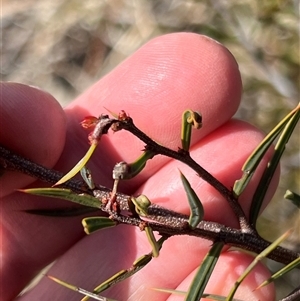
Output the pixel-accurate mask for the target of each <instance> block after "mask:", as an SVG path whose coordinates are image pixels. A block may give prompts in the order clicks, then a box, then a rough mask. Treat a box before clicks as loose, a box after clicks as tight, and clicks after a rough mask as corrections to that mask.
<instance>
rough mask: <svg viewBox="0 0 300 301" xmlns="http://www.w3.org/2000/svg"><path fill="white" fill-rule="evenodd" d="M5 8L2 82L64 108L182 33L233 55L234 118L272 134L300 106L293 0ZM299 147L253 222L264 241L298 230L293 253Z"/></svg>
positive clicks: (32, 0) (73, 2)
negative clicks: (31, 89)
mask: <svg viewBox="0 0 300 301" xmlns="http://www.w3.org/2000/svg"><path fill="white" fill-rule="evenodd" d="M1 3H2V11H1V13H2V20H1V32H2V40H1V79H2V80H3V81H16V82H21V83H24V84H29V85H34V86H39V87H41V88H42V89H43V90H46V91H48V92H49V93H51V94H52V95H53V96H54V97H55V98H56V99H57V100H59V101H60V102H61V104H62V105H63V106H64V105H66V104H67V103H68V102H69V101H71V100H72V99H74V98H75V97H76V96H77V95H79V94H80V93H81V92H83V91H84V90H85V89H86V88H88V87H89V86H90V85H92V84H93V83H94V82H96V81H97V80H98V79H100V78H101V77H102V76H104V75H105V74H107V73H108V72H109V71H110V70H112V69H113V68H114V67H115V66H117V65H118V64H119V63H120V62H122V61H123V60H124V59H125V58H126V57H128V56H129V55H130V54H132V53H133V52H134V51H135V50H136V49H138V48H139V47H140V46H141V45H143V44H144V43H146V42H147V41H148V40H150V39H152V38H153V37H156V36H158V35H162V34H166V33H171V32H179V31H181V32H195V33H201V34H205V35H208V36H209V37H211V38H214V39H216V40H218V41H219V42H221V43H223V44H224V45H225V46H226V47H227V48H228V49H229V50H230V51H231V52H232V53H233V55H234V56H235V58H236V60H237V62H238V64H239V67H240V71H241V74H242V79H243V85H244V93H243V101H242V105H241V107H240V109H239V111H238V112H237V114H236V117H237V118H241V119H243V120H247V121H249V122H251V123H252V124H254V125H256V126H257V127H259V128H261V129H263V130H264V131H265V132H268V131H270V130H271V129H272V128H273V127H274V126H275V125H276V124H277V123H278V122H279V121H280V120H281V119H282V118H283V117H284V116H285V115H286V114H287V113H288V112H289V111H290V110H291V109H292V108H294V107H295V106H296V105H297V103H298V102H299V84H300V76H299V70H300V69H299V56H300V45H299V29H300V27H299V1H297V0H294V1H292V0H291V1H285V0H277V1H276V0H264V1H261V0H244V1H237V0H232V1H222V0H219V1H213V0H211V1H209V0H207V1H199V0H198V1H197V0H186V1H184V0H152V1H150V0H149V1H146V0H132V1H125V0H107V1H104V0H102V1H101V0H88V1H82V0H42V1H37V0H23V1H18V0H2V2H1ZM299 145H300V130H299V127H298V128H297V130H296V132H295V134H294V135H293V136H292V138H291V140H290V142H289V144H288V145H287V150H286V152H285V155H284V158H283V160H282V179H281V182H280V187H279V189H278V191H277V193H276V195H275V197H274V200H273V201H272V204H271V205H270V206H269V207H268V208H267V209H266V210H265V212H264V214H263V216H262V217H261V218H260V221H259V230H260V232H261V233H262V234H263V236H265V237H266V238H268V239H275V238H277V237H278V236H279V235H280V234H282V233H283V232H284V230H286V229H288V228H290V227H291V226H292V225H295V224H296V225H297V226H296V229H298V231H296V232H295V233H294V234H293V235H292V236H291V237H290V238H289V240H288V241H287V242H286V244H288V246H289V247H290V248H294V249H298V251H300V213H299V209H297V207H295V206H294V205H293V204H292V203H291V202H290V201H287V200H284V198H283V195H284V193H285V191H286V189H290V190H292V191H295V192H297V193H298V194H299V193H300V189H299V188H300V175H299V166H300V154H299ZM296 278H297V277H296ZM296 280H298V281H299V276H298V279H296ZM288 282H289V283H284V285H283V286H282V287H281V288H280V291H281V292H282V293H283V294H284V293H285V292H288V291H289V284H290V280H288Z"/></svg>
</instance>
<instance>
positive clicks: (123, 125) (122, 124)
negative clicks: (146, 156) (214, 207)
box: [115, 117, 255, 233]
mask: <svg viewBox="0 0 300 301" xmlns="http://www.w3.org/2000/svg"><path fill="white" fill-rule="evenodd" d="M115 126H116V127H117V130H120V129H124V130H126V131H129V132H130V133H132V134H133V135H134V136H136V137H138V138H139V139H140V140H142V141H143V142H144V143H146V147H145V149H146V150H151V151H152V152H153V153H155V154H160V155H163V156H167V157H169V158H173V159H175V160H178V161H181V162H183V163H185V164H186V165H188V166H189V167H190V168H192V169H193V170H194V171H196V172H197V174H198V176H199V177H201V178H202V179H203V180H204V181H206V182H207V183H209V184H210V185H211V186H213V187H214V188H215V189H216V190H217V191H218V192H219V193H220V194H221V195H223V196H224V197H225V198H226V200H227V201H228V203H229V205H230V206H231V208H232V210H233V212H234V213H235V215H236V216H237V218H238V220H239V224H240V227H241V229H242V230H243V231H244V232H249V233H253V232H255V229H253V227H251V225H250V224H249V222H248V220H247V218H246V215H245V213H244V211H243V209H242V207H241V206H240V204H239V202H238V200H237V198H236V197H235V196H234V195H233V193H232V191H230V190H229V189H228V188H227V187H226V186H224V185H223V184H222V183H221V182H220V181H219V180H217V179H216V178H215V177H214V176H212V175H211V174H210V173H209V172H208V171H207V170H205V169H204V168H203V167H201V166H200V165H199V164H198V163H197V162H196V161H195V160H194V159H193V158H191V156H190V154H189V152H187V151H185V150H183V149H179V151H178V152H176V151H173V150H171V149H169V148H166V147H164V146H162V145H160V144H158V143H156V142H155V141H153V140H152V139H151V138H150V137H148V136H147V135H146V134H145V133H144V132H142V131H141V130H140V129H138V128H137V127H136V126H135V125H134V123H133V120H132V118H130V117H127V118H126V119H123V120H120V121H119V123H117V124H116V125H115Z"/></svg>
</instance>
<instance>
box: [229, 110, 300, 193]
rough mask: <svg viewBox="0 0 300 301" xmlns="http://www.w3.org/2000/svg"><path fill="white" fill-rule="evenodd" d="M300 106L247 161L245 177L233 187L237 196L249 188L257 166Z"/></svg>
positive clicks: (244, 170) (243, 168) (268, 136)
mask: <svg viewBox="0 0 300 301" xmlns="http://www.w3.org/2000/svg"><path fill="white" fill-rule="evenodd" d="M299 109H300V105H298V106H297V107H296V108H295V109H294V110H293V111H291V112H290V113H289V114H288V115H287V116H286V117H285V118H284V119H283V120H282V121H281V122H280V123H279V124H278V125H277V126H276V127H275V128H274V129H273V130H272V131H271V132H270V133H269V134H268V135H267V136H266V137H265V138H264V140H263V141H262V142H261V143H260V144H259V145H258V146H257V147H256V149H255V150H254V151H253V152H252V154H251V155H250V156H249V158H248V159H247V161H246V162H245V164H244V165H243V167H242V171H243V176H242V178H241V179H239V180H237V181H236V182H235V184H234V187H233V192H234V193H235V195H236V196H239V195H240V194H241V193H242V192H243V191H244V189H245V188H246V187H247V185H248V183H249V181H250V180H251V178H252V176H253V174H254V172H255V170H256V168H257V166H258V165H259V163H260V161H261V159H262V158H263V156H264V155H265V153H266V152H267V150H268V149H269V148H270V146H271V145H272V143H273V142H274V140H275V139H276V137H277V136H278V135H279V133H280V132H281V131H282V130H283V129H284V127H285V126H286V124H287V123H288V122H289V120H290V119H291V118H292V117H293V116H294V115H295V114H297V112H298V113H299Z"/></svg>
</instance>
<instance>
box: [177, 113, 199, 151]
mask: <svg viewBox="0 0 300 301" xmlns="http://www.w3.org/2000/svg"><path fill="white" fill-rule="evenodd" d="M192 127H195V128H196V129H200V128H201V127H202V116H201V114H199V113H197V112H194V111H192V110H186V111H184V112H183V114H182V124H181V144H182V149H184V150H185V151H189V149H190V144H191V136H192Z"/></svg>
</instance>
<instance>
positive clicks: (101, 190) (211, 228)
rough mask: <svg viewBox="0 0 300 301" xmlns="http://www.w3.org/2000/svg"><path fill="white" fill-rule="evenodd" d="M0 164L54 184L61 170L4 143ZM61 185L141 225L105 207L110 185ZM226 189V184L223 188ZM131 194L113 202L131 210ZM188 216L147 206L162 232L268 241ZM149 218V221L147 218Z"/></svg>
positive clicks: (285, 255) (256, 244)
mask: <svg viewBox="0 0 300 301" xmlns="http://www.w3.org/2000/svg"><path fill="white" fill-rule="evenodd" d="M0 168H2V169H4V171H5V170H13V171H19V172H22V173H24V174H27V175H30V176H32V177H34V178H36V179H39V180H42V181H45V182H48V183H50V184H55V183H56V182H57V181H58V180H59V179H60V178H61V177H62V173H60V172H58V171H55V170H51V169H48V168H45V167H43V166H41V165H39V164H36V163H34V162H32V161H30V160H28V159H25V158H23V157H21V156H19V155H17V154H15V153H14V152H12V151H10V150H8V149H7V148H6V147H4V146H1V145H0ZM61 187H63V188H67V189H71V190H72V191H74V192H76V193H86V194H90V195H94V196H95V197H97V198H98V199H99V200H100V204H102V205H100V209H101V210H102V211H104V212H106V213H108V214H109V215H111V218H112V219H113V220H115V221H116V222H118V223H123V224H128V225H133V226H140V224H141V222H144V221H143V220H141V219H140V218H139V217H135V216H132V215H131V214H129V215H122V214H120V213H117V212H113V214H112V212H111V211H110V210H108V209H107V207H106V206H105V205H104V203H103V202H102V200H104V199H108V198H109V196H110V193H111V189H109V188H106V187H104V186H101V185H96V188H95V189H93V190H92V189H89V188H88V187H87V185H86V184H85V182H83V181H80V180H75V179H71V180H69V181H67V182H65V183H64V184H62V185H61ZM226 189H227V188H226ZM130 199H131V196H128V195H125V194H122V193H117V195H116V202H117V203H118V206H119V208H120V209H121V210H122V211H127V212H129V213H131V209H130V206H129V201H130ZM188 218H189V217H188V216H186V215H184V214H180V213H177V212H174V211H172V210H169V209H166V208H163V207H161V206H158V205H156V204H152V205H150V207H149V208H148V215H147V223H148V225H149V226H150V227H151V228H152V230H153V231H157V232H159V233H160V234H161V235H164V236H174V235H190V236H197V237H201V238H204V239H208V240H210V241H213V242H215V241H223V242H224V243H225V244H227V245H230V246H233V247H238V248H241V249H244V250H248V251H252V252H255V253H260V252H261V251H263V250H264V249H265V248H266V247H268V246H269V245H270V243H269V242H268V241H266V240H264V239H263V238H261V237H260V236H259V235H258V234H257V233H256V232H249V233H248V232H247V233H246V232H245V231H243V230H242V229H241V230H240V229H234V228H230V227H226V226H224V225H221V224H218V223H214V222H210V221H202V222H200V223H199V225H198V226H197V228H195V229H193V230H192V229H191V228H190V227H188ZM148 220H149V221H148ZM299 256H300V254H299V253H296V252H293V251H291V250H288V249H285V248H282V247H277V248H276V249H274V251H272V252H271V253H270V254H269V255H268V257H269V258H270V259H273V260H275V261H278V262H281V263H284V264H288V263H289V262H291V261H293V260H295V259H296V258H298V257H299Z"/></svg>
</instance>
